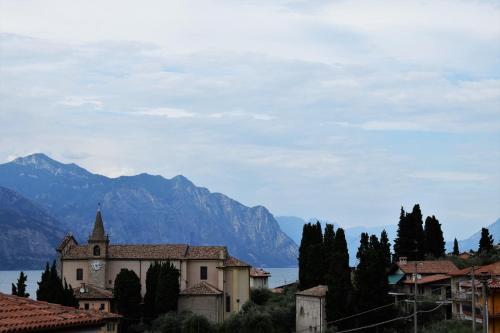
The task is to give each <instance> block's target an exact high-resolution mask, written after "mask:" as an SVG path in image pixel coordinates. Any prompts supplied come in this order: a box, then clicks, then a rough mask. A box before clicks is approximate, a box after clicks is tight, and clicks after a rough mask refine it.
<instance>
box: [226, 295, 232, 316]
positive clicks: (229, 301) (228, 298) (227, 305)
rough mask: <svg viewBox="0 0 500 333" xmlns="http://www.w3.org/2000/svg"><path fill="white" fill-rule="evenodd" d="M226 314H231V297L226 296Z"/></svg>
mask: <svg viewBox="0 0 500 333" xmlns="http://www.w3.org/2000/svg"><path fill="white" fill-rule="evenodd" d="M226 312H231V296H229V295H226Z"/></svg>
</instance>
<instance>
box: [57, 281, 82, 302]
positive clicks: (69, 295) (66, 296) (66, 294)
mask: <svg viewBox="0 0 500 333" xmlns="http://www.w3.org/2000/svg"><path fill="white" fill-rule="evenodd" d="M62 295H63V296H62V298H63V299H62V303H61V304H62V305H66V306H72V307H75V308H76V307H78V300H77V299H76V297H75V294H74V293H73V288H72V287H71V285H68V283H67V282H66V279H64V289H63V293H62Z"/></svg>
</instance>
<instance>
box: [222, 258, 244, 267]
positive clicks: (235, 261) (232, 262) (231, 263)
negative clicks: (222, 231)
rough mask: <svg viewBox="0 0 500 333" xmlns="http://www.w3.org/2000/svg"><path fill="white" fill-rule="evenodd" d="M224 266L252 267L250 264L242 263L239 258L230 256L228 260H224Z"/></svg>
mask: <svg viewBox="0 0 500 333" xmlns="http://www.w3.org/2000/svg"><path fill="white" fill-rule="evenodd" d="M224 266H226V267H250V265H249V264H247V263H246V262H244V261H241V260H240V259H238V258H235V257H232V256H229V257H228V258H227V259H225V260H224Z"/></svg>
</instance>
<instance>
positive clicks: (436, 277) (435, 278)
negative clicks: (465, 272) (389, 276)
mask: <svg viewBox="0 0 500 333" xmlns="http://www.w3.org/2000/svg"><path fill="white" fill-rule="evenodd" d="M450 278H451V277H450V276H449V275H446V274H434V275H428V276H424V277H422V278H420V279H417V284H426V283H432V282H437V281H442V280H447V279H450ZM403 283H405V284H414V283H415V281H413V279H411V278H410V279H406V280H404V281H403Z"/></svg>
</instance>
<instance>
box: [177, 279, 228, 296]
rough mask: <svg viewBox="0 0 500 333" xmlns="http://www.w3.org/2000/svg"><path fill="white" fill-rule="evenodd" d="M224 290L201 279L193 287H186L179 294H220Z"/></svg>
mask: <svg viewBox="0 0 500 333" xmlns="http://www.w3.org/2000/svg"><path fill="white" fill-rule="evenodd" d="M220 294H222V291H220V290H219V289H217V288H215V287H214V286H212V285H211V284H209V283H207V282H205V281H201V282H200V283H197V284H195V285H194V286H192V287H191V288H187V289H184V290H183V291H181V292H180V293H179V295H220Z"/></svg>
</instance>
